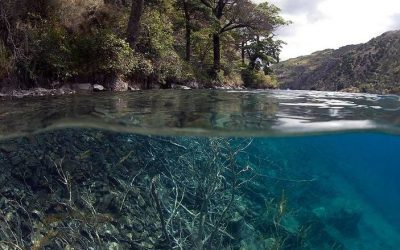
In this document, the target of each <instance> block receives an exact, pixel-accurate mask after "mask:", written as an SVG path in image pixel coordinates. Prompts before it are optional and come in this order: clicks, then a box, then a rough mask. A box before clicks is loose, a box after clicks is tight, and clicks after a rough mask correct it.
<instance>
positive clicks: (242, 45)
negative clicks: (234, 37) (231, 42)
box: [240, 40, 245, 65]
mask: <svg viewBox="0 0 400 250" xmlns="http://www.w3.org/2000/svg"><path fill="white" fill-rule="evenodd" d="M244 45H245V42H244V40H242V44H241V47H240V49H241V50H242V64H243V65H244V63H245V61H244V58H245V49H244Z"/></svg>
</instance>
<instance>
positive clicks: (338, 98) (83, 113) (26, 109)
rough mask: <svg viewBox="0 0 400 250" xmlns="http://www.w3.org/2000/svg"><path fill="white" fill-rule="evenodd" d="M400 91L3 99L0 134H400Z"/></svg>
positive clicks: (158, 93) (171, 93) (207, 92)
mask: <svg viewBox="0 0 400 250" xmlns="http://www.w3.org/2000/svg"><path fill="white" fill-rule="evenodd" d="M399 114H400V101H399V97H398V96H378V95H370V94H348V93H331V92H306V91H230V92H227V91H210V90H193V91H161V90H158V91H146V92H134V93H104V94H98V95H81V96H78V95H74V96H67V97H51V98H47V97H43V98H34V99H23V100H11V101H10V100H3V101H2V102H1V106H0V119H1V121H2V123H1V124H0V136H2V137H5V136H8V137H9V136H11V135H13V134H14V135H15V134H20V133H27V132H36V131H40V130H43V129H50V128H56V127H58V128H60V127H72V126H73V127H80V126H81V127H82V126H83V127H94V128H106V129H111V130H115V131H127V132H135V133H143V134H149V133H151V134H169V135H174V134H175V135H181V134H188V135H190V134H192V135H193V134H198V135H222V134H225V135H233V136H239V135H247V136H250V135H257V136H260V135H284V134H287V133H296V132H311V133H314V132H324V131H326V130H328V131H343V130H360V129H361V130H364V129H375V130H381V131H382V130H385V131H386V132H392V133H398V132H399V124H400V115H399Z"/></svg>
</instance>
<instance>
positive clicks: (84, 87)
mask: <svg viewBox="0 0 400 250" xmlns="http://www.w3.org/2000/svg"><path fill="white" fill-rule="evenodd" d="M71 87H72V89H73V90H75V91H92V90H93V87H92V84H90V83H74V84H72V85H71Z"/></svg>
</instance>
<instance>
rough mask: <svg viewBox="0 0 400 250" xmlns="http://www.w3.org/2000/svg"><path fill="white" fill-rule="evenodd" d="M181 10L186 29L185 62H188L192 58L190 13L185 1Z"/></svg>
mask: <svg viewBox="0 0 400 250" xmlns="http://www.w3.org/2000/svg"><path fill="white" fill-rule="evenodd" d="M183 10H184V12H185V26H186V27H185V28H186V61H188V62H189V61H190V59H191V57H192V47H191V46H192V42H191V38H192V27H191V25H190V11H189V5H188V2H187V0H184V1H183Z"/></svg>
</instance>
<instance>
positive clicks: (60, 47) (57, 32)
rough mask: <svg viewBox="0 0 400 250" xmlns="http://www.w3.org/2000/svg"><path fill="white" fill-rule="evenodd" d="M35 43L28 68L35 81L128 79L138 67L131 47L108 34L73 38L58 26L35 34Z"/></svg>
mask: <svg viewBox="0 0 400 250" xmlns="http://www.w3.org/2000/svg"><path fill="white" fill-rule="evenodd" d="M32 40H33V45H32V46H31V51H30V53H29V54H30V60H29V62H28V63H27V65H26V67H27V68H28V71H29V72H30V77H31V79H32V80H34V81H37V80H40V79H43V78H45V79H49V80H61V81H65V80H70V79H72V78H84V79H91V78H93V77H95V76H96V75H127V74H129V73H131V72H132V71H133V70H134V69H135V68H136V67H137V66H138V64H139V63H138V58H137V56H135V54H134V51H133V50H132V49H131V48H130V47H129V45H128V43H127V42H125V41H124V40H123V39H121V38H119V37H117V35H115V34H113V33H112V32H109V31H107V30H98V31H96V32H94V33H92V34H90V33H89V34H73V33H72V34H71V33H70V32H68V31H67V30H66V29H65V28H63V26H61V25H59V24H58V23H57V22H56V23H54V24H49V25H48V24H44V25H43V26H42V27H41V28H40V29H37V30H35V31H34V32H33V39H32Z"/></svg>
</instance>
